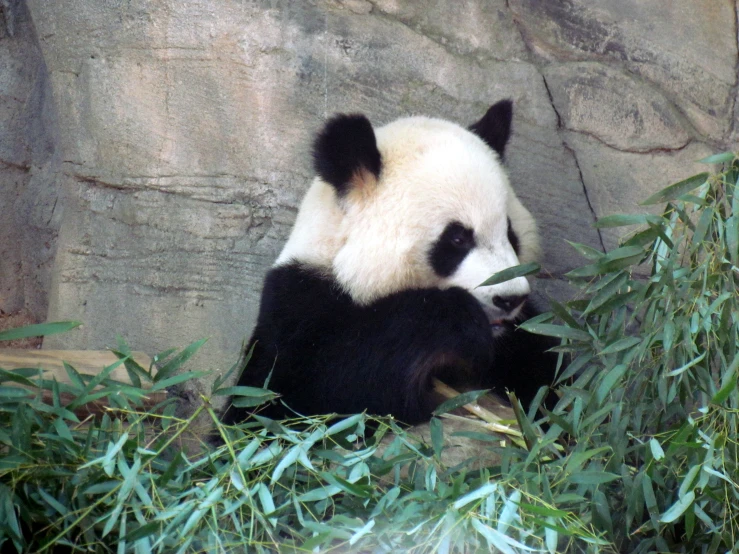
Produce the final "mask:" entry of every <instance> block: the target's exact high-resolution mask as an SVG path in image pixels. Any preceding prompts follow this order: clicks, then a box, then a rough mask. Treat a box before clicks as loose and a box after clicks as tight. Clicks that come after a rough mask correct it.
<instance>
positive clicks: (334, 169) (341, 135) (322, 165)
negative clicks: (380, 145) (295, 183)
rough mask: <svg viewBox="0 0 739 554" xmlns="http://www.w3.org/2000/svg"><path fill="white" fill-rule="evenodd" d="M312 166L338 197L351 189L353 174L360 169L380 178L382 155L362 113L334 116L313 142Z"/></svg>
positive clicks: (369, 124)
mask: <svg viewBox="0 0 739 554" xmlns="http://www.w3.org/2000/svg"><path fill="white" fill-rule="evenodd" d="M313 166H314V167H315V170H316V173H318V175H319V176H320V177H321V179H323V180H324V181H326V182H327V183H329V184H331V185H333V186H334V188H336V192H337V193H338V194H339V196H343V195H345V194H346V193H347V192H348V191H349V188H350V183H351V180H352V177H353V176H354V175H355V174H356V173H357V172H359V171H360V170H361V169H365V170H367V171H369V172H370V173H372V174H373V175H374V176H375V178H378V177H379V175H380V170H381V169H382V158H381V156H380V151H379V150H378V149H377V141H376V139H375V132H374V130H373V129H372V124H371V123H370V122H369V120H368V119H367V118H366V117H365V116H363V115H360V114H352V115H344V114H340V115H336V116H334V117H333V118H331V119H330V120H329V121H328V122H327V123H326V125H325V126H324V128H323V130H322V131H321V132H320V133H319V134H318V137H317V138H316V141H315V144H314V145H313Z"/></svg>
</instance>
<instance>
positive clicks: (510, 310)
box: [485, 294, 529, 329]
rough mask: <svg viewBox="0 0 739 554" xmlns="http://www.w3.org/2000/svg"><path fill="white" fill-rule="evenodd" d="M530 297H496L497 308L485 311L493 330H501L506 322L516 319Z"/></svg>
mask: <svg viewBox="0 0 739 554" xmlns="http://www.w3.org/2000/svg"><path fill="white" fill-rule="evenodd" d="M528 297H529V295H528V294H511V295H506V296H502V295H501V296H494V297H493V306H495V308H488V309H487V310H485V311H486V312H487V315H488V319H489V320H490V326H491V327H492V328H493V329H495V328H500V327H502V326H503V324H504V323H505V322H506V321H510V320H512V319H515V317H516V316H517V315H518V313H519V312H520V311H521V307H522V306H523V305H524V303H525V302H526V300H527V299H528Z"/></svg>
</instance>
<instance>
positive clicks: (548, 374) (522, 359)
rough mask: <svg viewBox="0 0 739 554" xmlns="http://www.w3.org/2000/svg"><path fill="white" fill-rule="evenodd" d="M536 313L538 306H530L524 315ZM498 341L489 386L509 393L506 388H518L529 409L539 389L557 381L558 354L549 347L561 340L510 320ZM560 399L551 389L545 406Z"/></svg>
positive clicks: (531, 315)
mask: <svg viewBox="0 0 739 554" xmlns="http://www.w3.org/2000/svg"><path fill="white" fill-rule="evenodd" d="M536 314H537V312H536V311H535V310H534V309H532V308H530V307H527V308H526V313H524V314H523V319H524V320H525V319H529V318H531V317H533V316H534V315H536ZM494 343H495V357H494V361H493V365H492V370H491V371H490V373H489V376H488V380H487V384H488V386H490V387H492V388H493V389H494V390H496V391H498V392H499V393H501V394H505V391H506V390H507V391H512V392H514V393H515V394H516V396H517V397H518V399H519V400H520V401H521V404H522V405H523V406H524V408H526V409H528V407H529V405H530V404H531V401H532V400H533V399H534V397H535V396H536V394H537V393H538V392H539V389H540V388H541V387H544V386H547V387H550V386H552V385H553V383H554V379H555V376H556V370H557V358H558V354H557V353H556V352H549V350H550V349H551V348H553V347H555V346H558V345H559V341H558V340H556V339H553V338H552V337H546V336H543V335H536V334H533V333H529V332H528V331H524V330H523V329H521V328H519V327H518V326H517V325H514V324H512V323H510V324H507V329H506V332H505V333H504V334H503V335H501V336H499V337H496V338H495V339H494ZM557 400H558V398H557V396H556V394H554V392H552V391H549V392H548V394H547V395H546V396H545V397H544V406H545V407H546V408H547V409H549V410H551V409H553V408H554V406H555V405H556V403H557Z"/></svg>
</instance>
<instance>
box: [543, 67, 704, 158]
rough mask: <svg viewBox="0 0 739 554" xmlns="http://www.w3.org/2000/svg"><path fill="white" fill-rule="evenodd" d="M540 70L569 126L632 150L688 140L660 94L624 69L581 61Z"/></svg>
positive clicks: (670, 145) (677, 144)
mask: <svg viewBox="0 0 739 554" xmlns="http://www.w3.org/2000/svg"><path fill="white" fill-rule="evenodd" d="M544 75H545V76H546V79H547V83H548V85H549V90H550V91H551V93H552V98H553V101H554V105H555V107H556V108H557V112H558V113H559V115H560V116H561V117H562V119H563V121H564V122H565V123H564V125H565V126H566V127H567V129H569V130H572V131H578V132H581V133H586V134H588V135H592V136H593V137H595V138H597V139H598V140H600V141H602V142H604V143H605V144H607V145H608V146H611V147H613V148H616V149H617V150H624V151H630V152H640V151H641V152H647V151H650V150H659V149H663V150H675V149H678V148H682V147H683V146H685V145H686V144H687V143H688V141H689V140H690V135H689V134H688V133H687V131H685V129H683V127H682V126H681V125H680V116H679V115H678V114H677V113H676V111H675V110H674V108H673V107H672V106H671V105H670V103H669V102H668V101H667V100H666V99H665V98H664V96H662V95H661V94H659V92H657V91H656V90H655V89H654V87H650V86H648V85H647V84H645V83H644V82H643V81H640V80H638V79H634V77H632V76H630V75H628V74H625V73H623V72H621V71H618V70H616V69H613V68H612V67H610V66H606V65H603V64H599V63H593V62H585V63H568V64H551V65H549V66H547V67H546V68H545V70H544Z"/></svg>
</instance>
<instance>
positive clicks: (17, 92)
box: [0, 2, 62, 322]
mask: <svg viewBox="0 0 739 554" xmlns="http://www.w3.org/2000/svg"><path fill="white" fill-rule="evenodd" d="M0 15H1V16H0V60H2V64H0V214H2V217H0V316H2V315H3V314H9V317H10V315H13V314H17V315H18V317H17V318H13V320H17V321H24V322H26V321H29V320H30V321H33V320H36V321H39V320H43V319H44V318H45V317H46V312H47V308H48V306H47V294H48V291H49V288H50V281H51V270H52V262H53V255H54V239H55V237H56V232H57V230H58V226H59V222H60V217H61V214H62V210H61V203H60V202H58V196H57V188H56V186H55V184H54V182H53V180H51V181H50V180H49V179H48V176H49V175H50V173H53V171H52V170H51V167H52V166H57V167H58V164H55V161H54V160H55V157H54V147H53V139H52V136H51V128H52V127H53V122H54V114H53V106H52V104H51V102H50V98H49V96H48V89H47V86H48V84H47V82H46V72H45V67H44V63H43V59H42V55H41V51H40V49H39V48H38V44H37V41H36V37H35V34H34V29H33V25H32V22H31V19H30V15H29V13H28V11H27V9H26V7H25V4H23V3H20V4H19V3H16V2H12V3H6V4H5V5H4V7H3V9H2V10H0Z"/></svg>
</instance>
